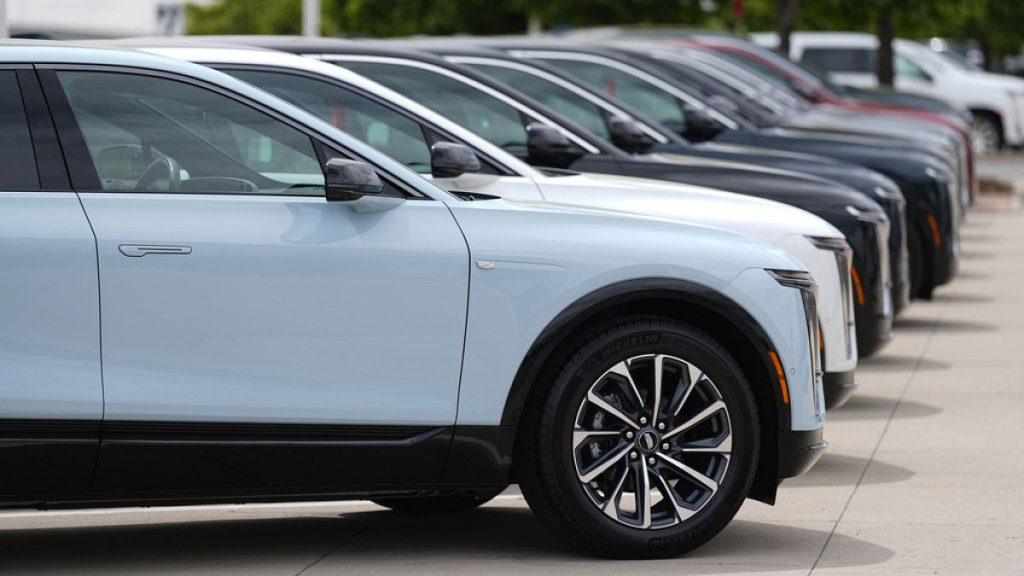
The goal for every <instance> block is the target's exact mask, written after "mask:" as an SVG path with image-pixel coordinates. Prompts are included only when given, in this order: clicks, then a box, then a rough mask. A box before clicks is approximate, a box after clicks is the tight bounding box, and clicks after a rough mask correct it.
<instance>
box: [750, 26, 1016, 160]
mask: <svg viewBox="0 0 1024 576" xmlns="http://www.w3.org/2000/svg"><path fill="white" fill-rule="evenodd" d="M754 39H755V41H757V42H758V43H759V44H762V45H767V46H771V45H772V43H773V40H775V41H776V42H777V39H775V38H773V37H772V36H771V35H755V36H754ZM893 48H894V50H895V52H896V77H895V87H896V89H897V90H900V91H905V92H909V93H912V94H922V95H927V96H932V97H938V98H944V99H946V100H948V101H949V102H951V103H953V104H954V105H956V106H959V107H963V108H965V109H967V110H970V111H971V113H972V114H973V115H974V116H975V117H979V116H980V117H984V118H988V119H991V120H992V121H994V122H995V127H996V129H997V130H998V132H997V133H996V136H997V140H996V141H995V142H993V143H992V144H994V145H995V147H999V146H1001V145H1004V144H1005V145H1010V146H1019V145H1021V144H1024V81H1022V80H1021V79H1019V78H1015V77H1013V76H1007V75H1001V74H991V73H988V72H982V71H978V70H970V69H968V68H966V67H962V66H957V65H956V64H955V63H954V62H953V61H950V60H948V59H946V58H943V57H942V56H941V55H939V54H937V53H935V52H934V51H932V50H931V49H930V48H928V47H926V46H923V45H921V44H918V43H916V42H912V41H909V40H902V39H897V40H896V41H895V43H894V45H893ZM877 49H878V39H877V38H875V37H874V36H871V35H868V34H858V33H797V34H794V35H793V38H792V40H791V51H790V56H791V57H792V58H793V60H795V61H797V62H801V61H807V62H808V63H809V64H812V65H815V66H818V67H819V68H821V69H822V70H823V71H825V72H828V73H829V75H830V76H831V78H832V80H833V81H835V82H836V83H838V84H843V85H851V86H855V87H859V88H872V87H875V86H877V84H878V79H877V77H876V76H875V74H874V69H873V68H874V60H875V59H876V58H877V56H876V55H875V53H876V51H877ZM830 52H831V53H838V54H850V55H852V56H853V57H854V59H855V60H857V59H858V58H857V57H858V56H859V57H860V58H859V59H861V60H863V62H864V63H865V64H867V67H866V68H865V67H862V66H860V65H854V66H849V67H845V68H844V69H842V70H840V69H836V68H835V67H830V66H829V61H828V54H829V53H830ZM853 64H856V63H853ZM986 144H988V143H986ZM989 149H990V148H989V147H987V148H986V149H985V151H988V150H989Z"/></svg>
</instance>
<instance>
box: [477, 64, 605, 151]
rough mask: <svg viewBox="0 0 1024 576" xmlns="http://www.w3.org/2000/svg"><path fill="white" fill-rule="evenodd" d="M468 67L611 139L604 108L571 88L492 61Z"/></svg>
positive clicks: (603, 137) (602, 136)
mask: <svg viewBox="0 0 1024 576" xmlns="http://www.w3.org/2000/svg"><path fill="white" fill-rule="evenodd" d="M469 66H470V67H471V68H475V69H476V70H479V71H480V72H482V73H484V74H487V75H488V76H490V77H491V78H494V79H495V80H498V81H500V82H503V83H505V84H508V85H509V86H513V87H515V89H516V90H519V91H520V92H522V93H523V94H526V95H527V96H529V97H530V98H533V99H534V100H536V101H538V102H540V103H542V104H544V105H545V106H547V107H548V108H551V109H552V110H554V111H556V112H558V113H559V114H561V115H563V116H565V117H566V118H568V119H570V120H572V121H573V122H576V123H577V124H579V125H580V126H583V127H584V128H586V129H587V130H590V131H591V132H593V133H594V134H597V135H598V136H600V137H601V138H602V139H604V140H608V139H609V138H610V135H609V133H608V125H607V123H606V121H605V114H604V111H603V110H602V109H601V108H600V107H599V106H597V105H596V104H592V103H590V102H588V101H586V100H584V99H583V98H581V97H580V96H579V95H578V94H576V93H574V92H573V91H572V90H569V89H568V88H564V87H562V86H559V85H558V84H555V83H554V82H550V81H548V80H545V79H544V78H541V77H539V76H536V75H534V74H530V73H529V72H524V71H522V70H516V69H512V68H506V67H504V66H494V65H489V64H470V65H469Z"/></svg>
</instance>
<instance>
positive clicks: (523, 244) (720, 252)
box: [447, 199, 806, 290]
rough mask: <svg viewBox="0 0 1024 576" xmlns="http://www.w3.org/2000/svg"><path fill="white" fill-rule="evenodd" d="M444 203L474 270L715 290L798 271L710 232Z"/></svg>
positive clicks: (579, 212)
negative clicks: (671, 282)
mask: <svg viewBox="0 0 1024 576" xmlns="http://www.w3.org/2000/svg"><path fill="white" fill-rule="evenodd" d="M447 204H448V206H449V208H450V209H451V211H452V214H453V215H454V217H455V219H456V221H457V222H458V223H459V226H460V227H461V228H462V231H463V234H464V235H465V237H466V241H467V243H468V245H469V249H470V257H471V261H472V262H475V263H476V264H477V266H480V265H481V264H480V262H481V261H485V262H488V263H492V262H493V263H495V265H496V266H499V267H503V268H508V267H510V266H512V267H517V268H523V269H540V268H544V269H548V270H557V271H559V273H562V272H564V273H566V274H570V275H572V277H579V278H581V279H586V281H587V282H589V283H593V284H595V285H599V284H612V283H615V282H620V281H623V280H629V279H635V278H653V277H662V278H678V279H683V280H688V281H691V282H697V283H699V284H702V285H705V286H708V287H710V288H714V289H716V290H721V289H723V288H724V287H725V286H727V285H728V284H729V283H730V282H731V281H732V280H733V279H735V278H736V277H737V276H738V275H740V274H741V273H742V272H743V271H745V270H748V269H751V268H769V269H788V270H806V268H805V267H804V265H803V264H801V263H800V262H799V261H798V260H796V259H795V258H794V257H793V256H791V255H789V254H788V253H787V252H785V251H783V250H781V249H779V248H776V247H774V246H771V245H770V244H766V243H765V242H762V241H760V240H757V239H754V238H751V237H749V236H745V235H743V234H738V233H736V232H731V231H727V230H723V229H720V228H714V227H710V226H702V225H697V224H690V223H682V222H678V221H671V220H666V219H659V218H652V217H646V216H637V215H632V214H624V213H621V212H616V211H611V210H600V209H588V208H579V207H572V206H558V205H552V204H550V203H543V202H516V201H510V200H502V199H495V200H484V201H457V200H456V201H450V202H448V203H447ZM536 288H537V289H538V290H543V289H544V287H543V286H537V287H536Z"/></svg>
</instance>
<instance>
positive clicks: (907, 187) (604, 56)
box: [500, 41, 959, 298]
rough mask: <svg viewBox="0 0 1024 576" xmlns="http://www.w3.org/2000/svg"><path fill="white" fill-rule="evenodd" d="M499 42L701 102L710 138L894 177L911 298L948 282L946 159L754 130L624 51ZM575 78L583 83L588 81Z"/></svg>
mask: <svg viewBox="0 0 1024 576" xmlns="http://www.w3.org/2000/svg"><path fill="white" fill-rule="evenodd" d="M500 46H501V47H503V48H505V49H507V50H509V51H512V52H513V53H514V54H515V55H517V56H521V57H525V58H532V59H537V60H542V61H545V62H549V63H552V64H557V65H561V66H562V67H564V68H566V69H567V70H568V71H569V72H572V71H573V70H572V68H574V67H575V66H576V65H577V63H584V64H586V65H587V66H591V67H593V69H594V70H598V71H601V70H610V71H613V72H614V73H615V74H618V75H624V76H627V77H629V78H630V79H631V81H635V82H638V83H640V84H642V85H643V86H645V89H650V90H651V91H653V92H656V93H658V94H660V95H662V97H663V98H664V99H665V100H666V101H668V102H673V101H674V102H676V103H677V105H678V107H679V109H680V110H684V109H685V107H686V106H702V107H704V108H705V109H706V110H707V111H708V114H709V115H710V116H711V117H712V119H713V120H714V121H715V122H717V123H718V124H719V125H720V126H721V127H723V128H725V129H724V130H720V131H717V132H716V133H715V136H714V137H713V141H715V142H721V143H728V144H739V145H753V146H757V147H764V148H770V149H776V150H784V151H792V152H807V153H813V154H818V155H822V156H827V157H831V158H837V159H840V160H843V161H847V162H851V163H855V164H860V165H862V166H865V167H867V168H870V169H872V170H877V171H878V172H880V173H882V174H884V175H886V176H887V177H889V178H891V179H892V180H893V181H895V182H896V183H897V185H899V187H900V190H901V192H903V194H904V196H905V198H906V200H907V218H908V222H909V223H910V224H911V226H910V232H909V237H908V245H909V247H910V252H911V262H910V266H911V282H912V295H914V296H917V297H925V298H927V297H930V295H931V292H932V290H934V288H935V287H937V286H939V285H941V284H945V283H947V282H949V280H950V279H951V278H952V276H953V274H954V273H955V270H956V266H957V261H958V259H959V224H958V217H957V213H958V205H959V203H958V196H957V195H956V193H955V192H954V191H953V187H954V186H953V184H954V183H955V182H956V178H955V177H954V176H952V175H950V166H949V164H948V162H947V161H945V160H943V159H941V158H939V157H937V156H935V155H934V154H932V153H930V152H927V151H915V150H913V149H912V147H911V146H910V145H908V144H900V145H895V144H893V143H891V142H886V141H884V140H881V139H879V138H872V137H865V136H857V135H847V134H830V133H827V132H814V131H809V130H794V129H770V130H764V129H759V128H757V127H756V126H753V125H751V124H750V123H748V122H745V121H744V120H743V119H741V118H736V117H732V116H730V115H729V114H727V113H726V112H723V111H722V110H717V109H714V108H711V107H708V106H707V103H706V102H702V101H701V99H700V97H699V95H696V94H693V93H691V92H690V89H689V88H688V87H687V86H685V85H684V84H681V83H679V81H678V79H677V78H675V77H674V76H673V75H672V74H670V73H666V72H665V71H663V70H659V69H658V67H657V66H656V65H655V63H653V62H649V61H641V60H638V59H636V58H635V57H634V56H633V55H632V54H631V53H629V52H627V51H624V50H616V49H611V48H598V47H593V46H574V45H571V44H570V45H567V44H566V43H562V44H560V45H553V44H548V45H544V44H538V43H537V42H526V43H509V42H508V41H504V42H502V43H501V44H500ZM581 78H583V79H584V80H587V81H588V82H589V81H591V80H593V79H587V78H584V77H582V76H581ZM680 114H682V112H680ZM655 119H656V120H662V119H660V118H657V117H655ZM663 123H664V122H663ZM915 255H916V256H915Z"/></svg>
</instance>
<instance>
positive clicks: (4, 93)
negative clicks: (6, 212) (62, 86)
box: [0, 70, 39, 192]
mask: <svg viewBox="0 0 1024 576" xmlns="http://www.w3.org/2000/svg"><path fill="white" fill-rule="evenodd" d="M38 189H39V172H38V171H37V169H36V155H35V152H34V151H33V150H32V136H31V133H30V132H29V130H28V118H27V117H26V115H25V106H24V103H23V102H22V101H21V90H20V89H19V88H18V78H17V76H16V75H15V72H14V71H13V70H4V71H0V191H11V192H16V191H24V190H38Z"/></svg>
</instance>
